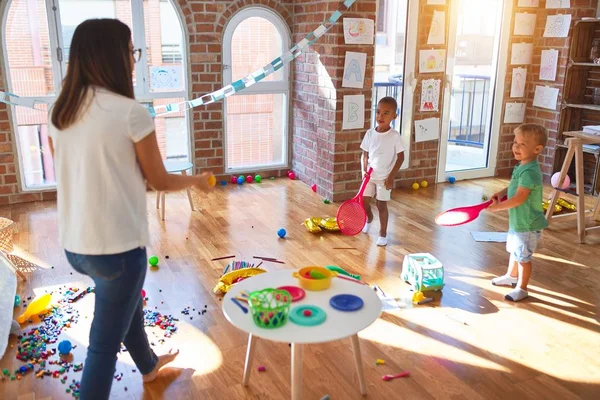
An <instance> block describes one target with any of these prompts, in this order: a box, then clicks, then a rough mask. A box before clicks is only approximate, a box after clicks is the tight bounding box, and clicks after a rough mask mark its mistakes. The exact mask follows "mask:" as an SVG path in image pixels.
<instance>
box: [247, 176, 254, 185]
mask: <svg viewBox="0 0 600 400" xmlns="http://www.w3.org/2000/svg"><path fill="white" fill-rule="evenodd" d="M252 181H254V178H253V177H252V175H248V176H247V177H246V182H248V183H252Z"/></svg>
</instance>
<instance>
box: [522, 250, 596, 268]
mask: <svg viewBox="0 0 600 400" xmlns="http://www.w3.org/2000/svg"><path fill="white" fill-rule="evenodd" d="M533 257H534V258H541V259H542V260H547V261H554V262H557V263H562V264H569V265H574V266H576V267H583V268H589V267H588V266H587V265H584V264H580V263H577V262H575V261H571V260H565V259H564V258H559V257H552V256H547V255H545V254H540V253H533Z"/></svg>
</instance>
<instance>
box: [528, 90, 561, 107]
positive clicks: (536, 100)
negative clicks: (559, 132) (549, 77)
mask: <svg viewBox="0 0 600 400" xmlns="http://www.w3.org/2000/svg"><path fill="white" fill-rule="evenodd" d="M557 101H558V89H555V88H551V87H547V86H536V87H535V94H534V95H533V106H534V107H540V108H547V109H548V110H556V103H557Z"/></svg>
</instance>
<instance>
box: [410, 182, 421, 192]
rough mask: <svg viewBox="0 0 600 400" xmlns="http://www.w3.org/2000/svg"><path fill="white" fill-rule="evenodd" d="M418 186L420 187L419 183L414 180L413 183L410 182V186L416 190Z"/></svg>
mask: <svg viewBox="0 0 600 400" xmlns="http://www.w3.org/2000/svg"><path fill="white" fill-rule="evenodd" d="M419 187H420V186H419V184H418V183H417V182H415V183H413V184H412V188H413V189H414V190H417V189H418V188H419Z"/></svg>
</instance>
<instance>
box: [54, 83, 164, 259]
mask: <svg viewBox="0 0 600 400" xmlns="http://www.w3.org/2000/svg"><path fill="white" fill-rule="evenodd" d="M92 96H93V97H92ZM88 101H89V102H90V105H89V107H88V108H87V109H86V110H85V112H84V113H83V114H82V115H81V118H80V119H79V120H78V121H77V122H76V123H75V124H73V125H72V126H70V127H69V128H68V129H65V130H63V131H59V130H58V129H57V128H56V127H55V126H53V125H52V122H50V118H48V125H49V134H50V137H51V138H52V144H53V145H54V168H55V172H56V184H57V188H58V195H57V197H58V199H57V202H58V219H59V221H58V222H59V224H58V227H59V236H60V244H61V246H62V247H63V248H65V249H66V250H68V251H70V252H72V253H78V254H85V255H101V254H117V253H123V252H126V251H129V250H132V249H135V248H138V247H143V246H147V245H148V244H149V242H150V240H149V239H150V238H149V234H148V219H147V214H146V184H145V181H144V177H143V175H142V172H141V169H140V166H139V164H138V162H137V158H136V154H135V149H134V143H137V142H139V141H140V140H142V139H143V138H144V137H146V136H147V135H148V134H150V133H152V132H153V131H154V122H153V121H152V117H151V116H150V113H149V112H148V110H146V109H145V108H144V106H142V105H141V104H139V103H138V102H136V101H135V100H133V99H129V98H127V97H124V96H120V95H117V94H114V93H111V92H109V91H107V90H105V89H101V88H97V89H96V94H95V96H94V95H93V91H92V90H90V91H89V92H88V97H87V100H86V103H87V102H88ZM84 104H85V103H84Z"/></svg>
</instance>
